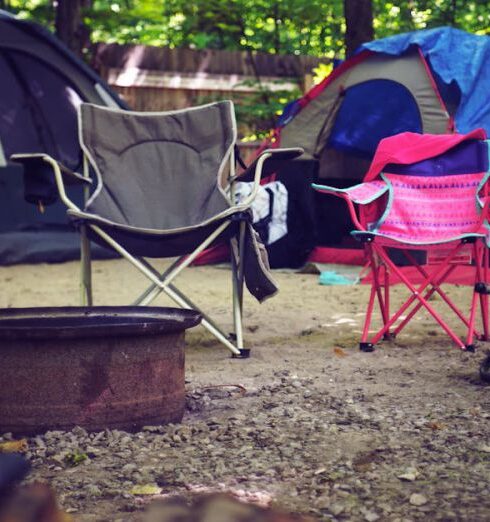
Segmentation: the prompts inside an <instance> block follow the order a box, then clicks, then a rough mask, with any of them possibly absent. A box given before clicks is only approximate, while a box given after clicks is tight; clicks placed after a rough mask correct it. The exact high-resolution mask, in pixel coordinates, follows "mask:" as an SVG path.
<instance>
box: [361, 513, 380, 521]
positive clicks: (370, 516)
mask: <svg viewBox="0 0 490 522" xmlns="http://www.w3.org/2000/svg"><path fill="white" fill-rule="evenodd" d="M364 519H365V520H367V522H376V520H379V515H377V514H376V513H375V512H374V511H366V512H364Z"/></svg>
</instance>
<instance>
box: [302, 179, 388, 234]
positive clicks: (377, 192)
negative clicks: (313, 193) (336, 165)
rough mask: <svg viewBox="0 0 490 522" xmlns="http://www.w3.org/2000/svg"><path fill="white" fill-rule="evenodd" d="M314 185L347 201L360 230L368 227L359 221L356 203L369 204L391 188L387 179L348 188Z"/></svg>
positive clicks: (354, 221)
mask: <svg viewBox="0 0 490 522" xmlns="http://www.w3.org/2000/svg"><path fill="white" fill-rule="evenodd" d="M312 187H313V188H314V189H315V190H317V191H318V192H321V193H322V194H331V195H332V196H337V197H340V198H342V199H343V200H344V201H345V202H346V203H347V206H348V208H349V214H350V217H351V219H352V222H353V223H354V225H355V226H356V228H357V229H358V230H362V231H366V228H365V227H364V226H363V225H362V224H361V222H360V221H359V219H358V217H357V213H356V209H355V207H354V204H357V205H368V204H369V203H372V202H373V201H376V200H377V199H378V198H380V197H381V196H383V195H384V194H386V192H387V191H388V190H389V186H388V184H387V183H386V182H385V181H378V180H376V181H368V182H366V183H360V184H359V185H354V186H353V187H349V188H346V189H339V188H336V187H329V186H328V185H318V184H316V183H313V184H312Z"/></svg>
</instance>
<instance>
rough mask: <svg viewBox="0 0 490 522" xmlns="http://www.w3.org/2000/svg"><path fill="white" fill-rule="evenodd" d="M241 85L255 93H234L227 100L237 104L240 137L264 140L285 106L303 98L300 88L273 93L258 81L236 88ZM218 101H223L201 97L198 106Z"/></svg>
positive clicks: (212, 97) (213, 97)
mask: <svg viewBox="0 0 490 522" xmlns="http://www.w3.org/2000/svg"><path fill="white" fill-rule="evenodd" d="M278 83H280V82H278ZM239 85H247V86H249V87H253V88H254V89H255V91H254V92H249V93H242V92H237V93H232V94H231V95H230V96H227V98H228V99H231V100H233V102H234V103H235V113H236V118H237V121H238V127H239V128H238V130H239V134H240V136H248V137H250V136H252V135H253V136H254V138H255V139H262V138H264V137H265V136H266V135H267V134H268V133H269V131H270V129H271V128H272V127H274V126H275V122H276V119H277V117H278V116H279V115H280V114H281V113H282V111H283V109H284V106H285V105H286V104H287V103H288V102H289V101H291V100H294V99H297V98H299V97H300V96H301V91H300V89H299V87H298V88H297V89H294V90H292V91H291V90H276V89H275V90H274V91H272V90H270V89H269V88H267V87H265V86H263V85H261V84H259V83H258V82H257V81H247V82H242V83H241V84H237V85H236V86H235V87H238V86H239ZM218 99H222V97H220V98H218V97H215V96H201V97H199V98H198V99H197V100H196V104H201V103H210V102H213V101H217V100H218Z"/></svg>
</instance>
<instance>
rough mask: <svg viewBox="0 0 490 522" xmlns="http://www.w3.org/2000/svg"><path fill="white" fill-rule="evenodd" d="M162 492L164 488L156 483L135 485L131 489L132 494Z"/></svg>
mask: <svg viewBox="0 0 490 522" xmlns="http://www.w3.org/2000/svg"><path fill="white" fill-rule="evenodd" d="M161 492H162V488H160V487H159V486H157V485H156V484H142V485H139V486H134V487H133V488H132V489H131V491H130V493H131V495H159V494H160V493H161Z"/></svg>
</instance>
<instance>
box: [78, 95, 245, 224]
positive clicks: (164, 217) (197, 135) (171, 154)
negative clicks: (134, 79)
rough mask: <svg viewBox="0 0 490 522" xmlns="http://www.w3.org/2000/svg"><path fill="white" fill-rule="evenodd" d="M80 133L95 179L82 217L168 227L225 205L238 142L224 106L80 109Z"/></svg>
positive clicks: (231, 117) (230, 111)
mask: <svg viewBox="0 0 490 522" xmlns="http://www.w3.org/2000/svg"><path fill="white" fill-rule="evenodd" d="M79 132H80V143H81V146H82V149H83V151H84V153H85V154H86V155H87V157H88V160H89V162H90V164H91V165H92V167H93V168H94V170H95V172H96V175H97V185H96V189H95V191H94V192H93V194H92V196H91V197H90V199H89V201H88V203H87V206H86V211H88V212H91V213H94V214H97V215H99V216H102V217H104V218H106V219H108V220H110V221H113V222H116V223H120V224H123V225H129V226H134V227H138V228H148V229H159V230H168V229H176V228H181V227H189V226H193V225H196V224H198V223H201V222H203V221H205V220H207V219H209V218H211V217H212V216H214V215H216V214H218V213H219V212H221V211H223V210H225V209H226V208H228V207H229V206H230V203H229V201H228V199H227V197H226V195H225V193H224V192H223V190H222V189H221V184H220V182H221V177H222V176H223V175H224V172H225V169H226V166H227V162H228V161H229V159H230V157H231V153H232V150H233V146H234V143H235V141H236V123H235V114H234V109H233V104H232V102H230V101H223V102H217V103H212V104H209V105H203V106H200V107H195V108H190V109H184V110H178V111H171V112H160V113H158V112H150V113H144V112H132V111H123V110H114V109H108V108H105V107H99V106H96V105H92V104H82V105H81V107H80V109H79Z"/></svg>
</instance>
